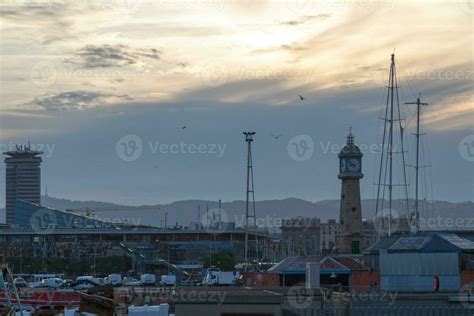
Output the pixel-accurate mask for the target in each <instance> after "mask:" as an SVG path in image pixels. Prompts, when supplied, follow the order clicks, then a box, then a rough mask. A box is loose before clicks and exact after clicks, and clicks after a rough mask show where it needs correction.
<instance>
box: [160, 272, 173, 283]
mask: <svg viewBox="0 0 474 316" xmlns="http://www.w3.org/2000/svg"><path fill="white" fill-rule="evenodd" d="M160 285H161V286H174V285H176V275H173V274H168V275H162V276H161V281H160Z"/></svg>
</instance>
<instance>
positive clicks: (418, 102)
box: [405, 95, 428, 231]
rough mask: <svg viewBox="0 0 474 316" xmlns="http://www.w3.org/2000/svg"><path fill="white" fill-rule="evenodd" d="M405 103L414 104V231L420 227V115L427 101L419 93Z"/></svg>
mask: <svg viewBox="0 0 474 316" xmlns="http://www.w3.org/2000/svg"><path fill="white" fill-rule="evenodd" d="M405 104H415V105H416V133H415V137H416V157H415V228H416V231H418V230H419V229H420V212H419V208H418V205H419V204H418V175H419V170H420V136H421V134H420V116H421V106H423V105H428V103H422V102H421V95H420V97H418V98H417V99H416V102H407V103H405Z"/></svg>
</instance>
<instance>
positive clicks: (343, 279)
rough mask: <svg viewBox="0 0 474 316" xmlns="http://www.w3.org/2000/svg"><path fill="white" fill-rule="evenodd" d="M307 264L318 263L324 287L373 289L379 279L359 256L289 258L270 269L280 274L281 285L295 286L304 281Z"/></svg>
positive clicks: (354, 289)
mask: <svg viewBox="0 0 474 316" xmlns="http://www.w3.org/2000/svg"><path fill="white" fill-rule="evenodd" d="M308 263H319V266H320V283H321V285H322V286H331V287H332V286H341V287H342V288H343V289H349V288H350V289H351V290H352V291H370V290H371V289H374V288H376V287H377V284H378V282H379V275H378V273H374V272H372V271H371V270H370V269H369V268H367V267H366V266H365V265H364V264H363V260H362V256H360V255H359V256H354V255H327V256H307V257H288V258H285V259H283V260H282V261H281V262H280V263H278V264H276V265H275V266H273V267H272V268H270V269H269V272H271V273H277V274H278V275H280V285H281V286H294V285H297V284H301V283H303V282H305V276H306V275H305V273H306V265H307V264H308Z"/></svg>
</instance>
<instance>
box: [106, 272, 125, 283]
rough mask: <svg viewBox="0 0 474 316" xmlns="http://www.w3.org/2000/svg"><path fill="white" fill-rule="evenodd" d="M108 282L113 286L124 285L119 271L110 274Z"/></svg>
mask: <svg viewBox="0 0 474 316" xmlns="http://www.w3.org/2000/svg"><path fill="white" fill-rule="evenodd" d="M107 283H109V284H111V285H112V286H120V285H122V276H121V275H120V274H118V273H114V274H109V275H108V277H107Z"/></svg>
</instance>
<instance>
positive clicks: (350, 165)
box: [347, 158, 360, 172]
mask: <svg viewBox="0 0 474 316" xmlns="http://www.w3.org/2000/svg"><path fill="white" fill-rule="evenodd" d="M347 169H348V170H349V171H350V172H359V171H360V162H359V160H358V159H355V158H351V159H349V160H348V161H347Z"/></svg>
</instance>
